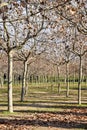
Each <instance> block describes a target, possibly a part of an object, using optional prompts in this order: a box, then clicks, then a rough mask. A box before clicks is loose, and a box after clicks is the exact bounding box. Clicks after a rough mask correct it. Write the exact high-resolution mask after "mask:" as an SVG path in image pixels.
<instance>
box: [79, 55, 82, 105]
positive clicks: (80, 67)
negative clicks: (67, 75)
mask: <svg viewBox="0 0 87 130" xmlns="http://www.w3.org/2000/svg"><path fill="white" fill-rule="evenodd" d="M79 58H80V63H79V79H78V104H79V105H80V104H81V79H82V57H81V56H80V57H79Z"/></svg>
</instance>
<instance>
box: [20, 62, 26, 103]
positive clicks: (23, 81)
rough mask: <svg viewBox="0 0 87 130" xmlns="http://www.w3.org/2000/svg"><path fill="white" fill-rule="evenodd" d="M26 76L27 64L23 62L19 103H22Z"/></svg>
mask: <svg viewBox="0 0 87 130" xmlns="http://www.w3.org/2000/svg"><path fill="white" fill-rule="evenodd" d="M26 74H27V62H26V61H24V70H23V79H22V90H21V102H23V101H24V95H25V87H26Z"/></svg>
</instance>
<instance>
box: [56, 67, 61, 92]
mask: <svg viewBox="0 0 87 130" xmlns="http://www.w3.org/2000/svg"><path fill="white" fill-rule="evenodd" d="M57 76H58V94H60V91H61V88H60V87H61V86H60V70H59V67H58V66H57Z"/></svg>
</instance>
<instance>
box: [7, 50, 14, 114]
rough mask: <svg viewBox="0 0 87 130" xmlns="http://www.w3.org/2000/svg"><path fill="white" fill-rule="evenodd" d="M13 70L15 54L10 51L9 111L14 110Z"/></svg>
mask: <svg viewBox="0 0 87 130" xmlns="http://www.w3.org/2000/svg"><path fill="white" fill-rule="evenodd" d="M12 70H13V55H12V51H10V52H9V53H8V111H9V112H13V99H12Z"/></svg>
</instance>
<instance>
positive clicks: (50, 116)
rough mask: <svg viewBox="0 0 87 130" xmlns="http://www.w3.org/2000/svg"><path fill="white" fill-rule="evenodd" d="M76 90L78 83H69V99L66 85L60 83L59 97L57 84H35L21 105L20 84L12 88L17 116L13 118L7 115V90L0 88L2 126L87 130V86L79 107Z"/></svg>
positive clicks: (11, 115)
mask: <svg viewBox="0 0 87 130" xmlns="http://www.w3.org/2000/svg"><path fill="white" fill-rule="evenodd" d="M77 88H78V85H77V83H76V84H73V83H70V94H69V97H67V98H66V86H65V84H64V83H61V92H60V94H58V88H57V84H56V83H55V84H53V83H46V84H43V83H38V84H37V83H33V84H29V85H28V91H27V95H26V96H25V99H24V102H20V94H21V84H16V85H13V101H14V113H12V114H10V113H9V112H7V104H8V103H7V87H6V86H4V87H3V88H0V117H1V118H0V124H3V125H6V126H7V125H8V126H9V127H12V129H15V128H14V125H13V124H15V126H16V127H18V128H20V129H21V126H22V124H21V122H22V123H23V128H26V130H27V129H30V127H32V129H30V130H34V129H35V130H39V129H41V130H43V129H44V130H48V129H49V130H51V129H52V130H57V129H58V130H62V129H64V130H66V129H73V130H76V129H79V130H80V129H87V86H85V84H84V83H83V84H82V105H80V106H79V105H78V101H77V100H78V96H77V94H78V90H77ZM2 119H3V123H2ZM31 119H32V121H31ZM6 122H7V124H6ZM9 122H10V123H9ZM12 122H13V123H12ZM15 122H18V124H16V123H15ZM9 124H10V125H9ZM0 126H1V125H0Z"/></svg>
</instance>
